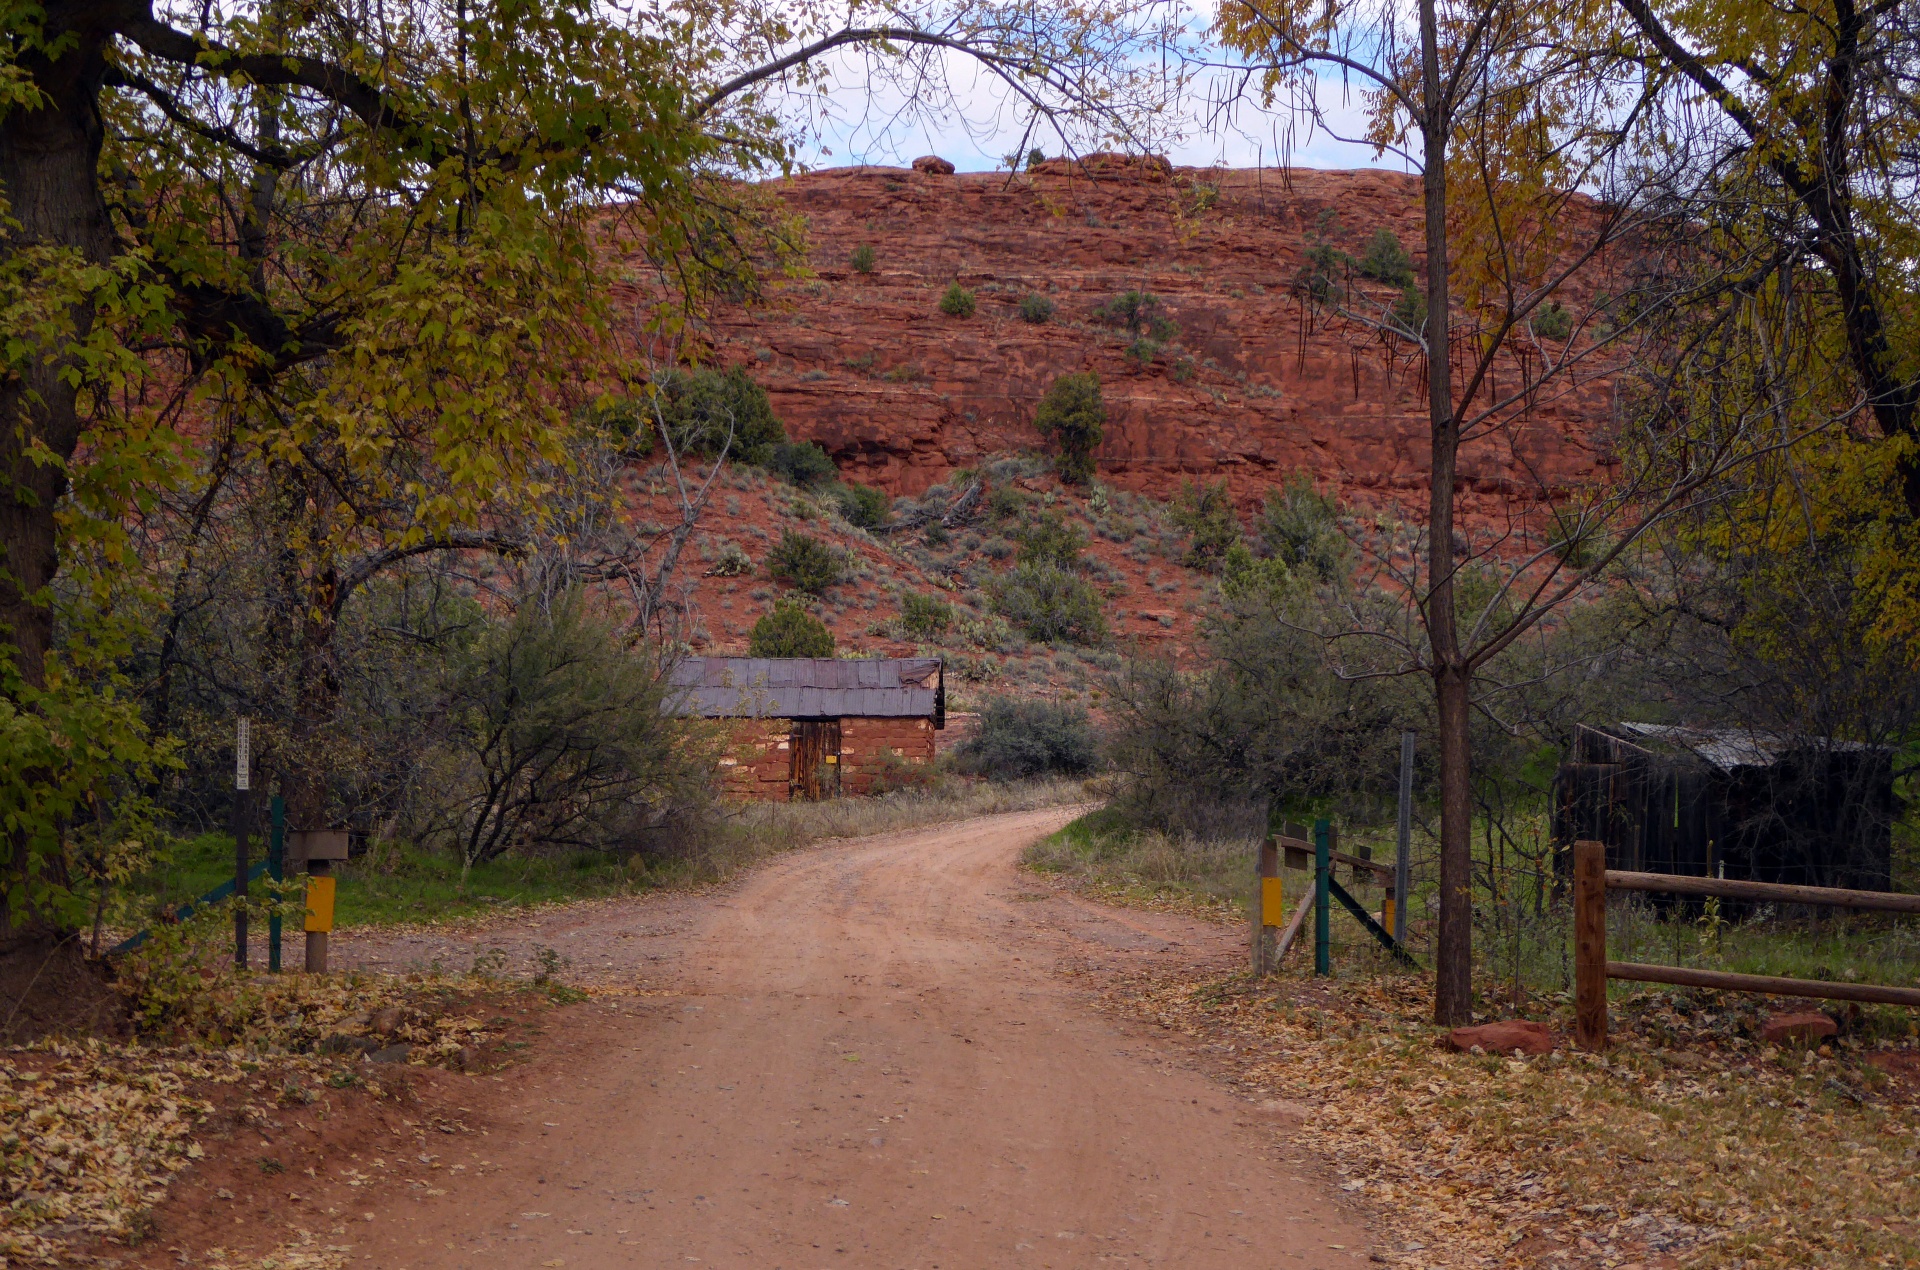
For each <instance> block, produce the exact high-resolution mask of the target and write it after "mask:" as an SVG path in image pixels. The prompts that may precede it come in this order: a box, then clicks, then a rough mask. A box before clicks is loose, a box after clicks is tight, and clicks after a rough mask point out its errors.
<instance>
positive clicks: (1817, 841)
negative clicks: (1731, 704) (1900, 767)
mask: <svg viewBox="0 0 1920 1270" xmlns="http://www.w3.org/2000/svg"><path fill="white" fill-rule="evenodd" d="M1892 760H1893V755H1892V752H1891V751H1889V750H1887V749H1885V748H1883V747H1878V746H1869V745H1861V744H1857V743H1854V742H1847V741H1833V740H1827V739H1821V738H1814V737H1802V736H1776V735H1772V734H1768V733H1761V732H1753V731H1748V730H1745V729H1740V728H1702V727H1678V726H1672V725H1666V724H1653V723H1620V724H1616V725H1613V726H1612V727H1606V728H1600V727H1588V726H1585V725H1582V726H1579V727H1577V728H1575V729H1574V740H1573V752H1572V753H1571V755H1569V758H1568V761H1567V762H1566V763H1564V764H1562V765H1561V767H1560V770H1559V772H1558V773H1557V774H1556V775H1555V777H1554V800H1553V801H1554V838H1555V841H1556V842H1557V843H1559V844H1560V845H1561V846H1562V847H1563V848H1565V847H1569V846H1571V844H1572V843H1573V842H1574V841H1575V840H1576V839H1582V838H1585V839H1594V840H1598V841H1600V842H1604V843H1606V844H1607V867H1608V868H1613V869H1632V870H1637V871H1641V872H1647V873H1676V874H1691V875H1694V876H1716V875H1723V876H1726V877H1729V878H1738V879H1743V880H1747V881H1754V882H1785V883H1794V884H1800V885H1808V886H1844V887H1854V888H1859V889H1862V890H1882V889H1885V888H1886V887H1887V886H1888V885H1889V884H1890V880H1891V873H1892V850H1893V821H1894V819H1895V817H1896V815H1897V811H1898V808H1897V805H1896V802H1895V798H1894V793H1893V761H1892ZM1561 855H1562V857H1564V856H1565V852H1564V851H1563V852H1562V853H1561Z"/></svg>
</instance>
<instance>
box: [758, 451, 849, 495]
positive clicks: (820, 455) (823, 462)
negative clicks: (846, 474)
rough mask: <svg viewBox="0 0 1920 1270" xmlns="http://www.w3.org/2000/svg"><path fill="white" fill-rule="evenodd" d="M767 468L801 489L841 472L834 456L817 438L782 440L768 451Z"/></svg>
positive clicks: (821, 482) (830, 478) (825, 480)
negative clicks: (810, 439)
mask: <svg viewBox="0 0 1920 1270" xmlns="http://www.w3.org/2000/svg"><path fill="white" fill-rule="evenodd" d="M767 470H769V471H771V472H772V473H774V475H776V476H778V477H779V478H780V479H781V480H783V481H786V482H787V483H788V484H791V485H798V486H800V487H801V488H802V489H806V488H809V487H811V486H815V485H820V484H823V483H825V482H827V481H830V480H832V479H833V478H834V477H836V476H838V475H840V469H839V468H837V467H835V466H834V465H833V459H832V458H831V457H830V456H829V455H828V454H827V452H826V451H825V450H823V449H821V448H820V445H819V443H818V442H816V441H783V442H781V443H780V444H778V445H776V446H774V447H773V448H772V450H771V451H769V453H768V454H767Z"/></svg>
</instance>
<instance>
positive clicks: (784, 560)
mask: <svg viewBox="0 0 1920 1270" xmlns="http://www.w3.org/2000/svg"><path fill="white" fill-rule="evenodd" d="M767 575H768V576H769V577H771V578H774V579H776V580H778V581H780V582H785V583H786V584H787V585H788V586H791V587H793V588H794V589H795V590H798V591H805V592H807V593H808V594H809V595H819V594H821V593H823V592H824V591H826V590H827V588H829V587H831V586H834V585H836V584H838V583H839V582H840V581H841V580H842V579H844V578H845V577H846V576H847V558H846V556H845V555H843V554H842V553H841V552H839V551H837V550H835V549H834V548H832V547H830V546H828V545H827V544H826V543H824V542H821V541H820V540H819V539H818V538H815V537H813V536H812V535H811V534H803V533H796V532H795V531H794V530H791V529H788V530H786V531H784V532H782V533H781V535H780V541H779V543H778V544H777V545H776V546H775V547H774V549H773V550H772V551H770V552H768V553H767Z"/></svg>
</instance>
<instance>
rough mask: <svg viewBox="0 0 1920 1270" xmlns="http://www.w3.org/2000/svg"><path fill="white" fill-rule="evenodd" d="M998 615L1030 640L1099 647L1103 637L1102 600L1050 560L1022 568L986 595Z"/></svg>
mask: <svg viewBox="0 0 1920 1270" xmlns="http://www.w3.org/2000/svg"><path fill="white" fill-rule="evenodd" d="M988 594H989V596H990V598H991V600H992V602H993V608H994V611H995V612H996V613H998V614H999V615H1000V616H1002V617H1004V618H1006V619H1007V621H1009V622H1011V623H1012V624H1013V625H1014V627H1016V628H1017V629H1019V630H1021V631H1024V632H1025V633H1026V635H1027V638H1029V639H1035V640H1041V641H1043V642H1045V643H1049V644H1051V643H1054V642H1056V641H1059V640H1066V641H1068V642H1071V643H1075V644H1097V643H1099V642H1100V641H1101V640H1103V639H1105V638H1106V634H1107V621H1106V617H1105V615H1104V614H1103V613H1102V611H1101V603H1100V596H1099V595H1098V594H1097V593H1096V592H1095V591H1094V589H1093V587H1092V586H1090V585H1088V583H1087V580H1086V579H1085V578H1083V577H1081V576H1080V575H1079V574H1078V573H1075V572H1074V571H1073V570H1071V569H1067V568H1063V567H1062V566H1060V565H1058V564H1055V563H1052V562H1051V561H1034V562H1031V563H1024V564H1022V565H1020V566H1019V567H1018V568H1016V569H1015V570H1014V571H1013V572H1012V573H1011V574H1008V575H1006V576H1005V577H1003V578H999V579H996V580H995V581H994V583H993V584H992V586H991V587H990V588H989V592H988Z"/></svg>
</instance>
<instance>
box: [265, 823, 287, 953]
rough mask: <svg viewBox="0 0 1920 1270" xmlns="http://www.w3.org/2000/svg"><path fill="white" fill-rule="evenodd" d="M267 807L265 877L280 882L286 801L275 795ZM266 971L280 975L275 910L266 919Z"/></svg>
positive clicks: (284, 868)
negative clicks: (268, 818)
mask: <svg viewBox="0 0 1920 1270" xmlns="http://www.w3.org/2000/svg"><path fill="white" fill-rule="evenodd" d="M268 807H269V809H270V810H269V812H268V815H269V816H270V817H271V819H272V828H271V829H270V830H269V834H270V836H269V837H268V839H267V876H268V877H271V878H272V879H273V880H274V881H275V882H280V881H284V880H285V878H286V872H287V802H286V799H284V798H282V797H280V796H279V795H278V794H275V795H274V796H273V801H272V802H271V803H269V804H268ZM267 969H268V970H269V971H270V972H272V973H273V974H276V975H277V974H279V973H280V912H279V910H278V909H277V908H276V909H275V910H274V914H273V916H272V917H269V918H268V919H267Z"/></svg>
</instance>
